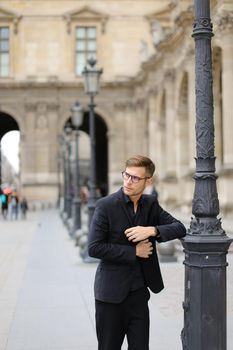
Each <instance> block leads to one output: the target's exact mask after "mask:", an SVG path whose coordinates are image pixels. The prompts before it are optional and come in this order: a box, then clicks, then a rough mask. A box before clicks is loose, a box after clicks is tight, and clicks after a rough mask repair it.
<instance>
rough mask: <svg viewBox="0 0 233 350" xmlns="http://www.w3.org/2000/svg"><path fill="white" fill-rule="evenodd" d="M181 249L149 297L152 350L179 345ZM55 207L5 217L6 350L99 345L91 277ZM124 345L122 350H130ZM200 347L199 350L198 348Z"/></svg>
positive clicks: (1, 324)
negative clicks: (15, 217)
mask: <svg viewBox="0 0 233 350" xmlns="http://www.w3.org/2000/svg"><path fill="white" fill-rule="evenodd" d="M182 261H183V253H181V252H180V253H179V259H178V262H175V263H174V262H173V263H162V264H161V268H162V273H163V277H164V282H165V290H164V291H163V292H161V293H160V294H157V295H153V294H151V299H150V313H151V336H150V344H151V346H150V349H151V350H181V349H182V346H181V342H180V331H181V329H182V326H183V310H182V301H183V293H184V291H183V286H184V266H183V264H182ZM228 261H229V267H228V275H227V278H228V304H227V309H228V349H229V350H230V349H233V300H232V299H233V298H232V297H231V296H232V294H233V254H232V253H230V254H229V255H228ZM95 269H96V264H93V263H92V264H84V263H83V262H82V260H81V259H80V257H79V253H78V248H77V247H75V246H74V242H73V240H71V239H70V238H69V236H68V234H67V230H66V228H65V227H64V226H63V224H62V222H61V220H60V217H59V214H58V212H57V211H56V210H48V211H41V212H30V213H29V215H28V219H27V220H26V221H22V220H19V221H17V222H16V221H7V222H4V221H3V220H2V219H0V350H97V342H96V337H95V325H94V298H93V279H94V274H95ZM126 349H127V346H126V344H124V346H123V349H122V350H126ZM197 350H198V349H197Z"/></svg>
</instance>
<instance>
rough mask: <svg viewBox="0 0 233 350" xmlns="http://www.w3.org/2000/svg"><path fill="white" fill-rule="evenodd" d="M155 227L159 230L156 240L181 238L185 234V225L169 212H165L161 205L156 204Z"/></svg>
mask: <svg viewBox="0 0 233 350" xmlns="http://www.w3.org/2000/svg"><path fill="white" fill-rule="evenodd" d="M157 220H158V222H157V225H156V228H157V229H158V231H159V237H158V239H157V241H158V242H167V241H170V240H172V239H177V238H182V237H184V236H185V234H186V228H185V226H184V225H183V224H182V223H181V222H180V221H179V220H177V219H175V218H174V217H173V216H172V215H171V214H169V213H168V212H166V211H165V210H164V209H163V208H161V206H160V205H159V206H158V217H157Z"/></svg>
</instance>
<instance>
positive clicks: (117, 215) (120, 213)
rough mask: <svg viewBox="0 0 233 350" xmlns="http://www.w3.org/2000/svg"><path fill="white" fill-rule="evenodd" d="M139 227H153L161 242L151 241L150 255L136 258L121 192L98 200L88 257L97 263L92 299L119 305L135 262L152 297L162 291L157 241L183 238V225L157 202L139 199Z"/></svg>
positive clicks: (90, 233) (128, 288) (126, 291)
mask: <svg viewBox="0 0 233 350" xmlns="http://www.w3.org/2000/svg"><path fill="white" fill-rule="evenodd" d="M139 220H140V221H139V223H138V225H140V226H156V227H157V229H158V231H159V233H160V238H157V239H155V238H154V237H151V238H150V241H151V242H152V244H153V247H154V249H153V254H152V255H151V256H150V257H149V258H145V259H143V258H137V257H136V247H135V245H136V244H135V243H132V242H130V241H128V239H127V237H126V236H125V234H124V231H125V230H126V229H127V228H129V227H132V226H133V224H132V222H131V220H130V217H129V215H128V212H127V208H126V203H125V200H124V197H123V192H122V189H120V190H119V191H118V192H116V193H113V194H111V195H109V196H107V197H104V198H101V199H100V200H98V202H97V204H96V208H95V212H94V215H93V219H92V223H91V227H90V232H89V242H88V252H89V255H90V256H92V257H95V258H98V259H100V263H99V265H98V267H97V271H96V276H95V286H94V290H95V298H96V299H97V300H100V301H104V302H109V303H120V302H121V301H123V300H124V298H125V297H126V296H127V294H128V292H129V290H130V286H131V279H132V270H133V268H134V264H135V261H136V259H139V261H140V263H141V265H142V271H143V274H144V278H145V282H146V285H147V286H148V287H149V288H150V290H151V291H152V292H154V293H158V292H160V291H161V290H162V289H163V287H164V286H163V280H162V276H161V272H160V267H159V262H158V257H157V252H156V241H158V242H166V241H169V240H172V239H175V238H181V237H183V236H184V235H185V233H186V229H185V227H184V225H183V224H182V223H181V222H180V221H178V220H176V219H175V218H174V217H172V216H171V215H170V214H169V213H167V212H166V211H165V210H163V209H162V208H161V207H160V205H159V203H158V201H157V199H156V198H155V197H154V196H151V195H142V208H141V216H140V219H139Z"/></svg>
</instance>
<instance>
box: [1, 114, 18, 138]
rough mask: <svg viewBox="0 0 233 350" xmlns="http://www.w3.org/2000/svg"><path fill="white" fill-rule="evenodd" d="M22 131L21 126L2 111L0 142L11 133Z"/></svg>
mask: <svg viewBox="0 0 233 350" xmlns="http://www.w3.org/2000/svg"><path fill="white" fill-rule="evenodd" d="M13 130H20V128H19V124H18V122H17V121H16V119H15V118H13V117H12V116H11V115H9V114H7V113H4V112H1V111H0V140H1V139H2V137H3V136H4V135H5V134H6V133H7V132H9V131H13Z"/></svg>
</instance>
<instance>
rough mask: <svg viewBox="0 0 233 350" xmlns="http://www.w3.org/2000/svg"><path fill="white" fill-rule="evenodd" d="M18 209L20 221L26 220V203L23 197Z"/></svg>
mask: <svg viewBox="0 0 233 350" xmlns="http://www.w3.org/2000/svg"><path fill="white" fill-rule="evenodd" d="M20 209H21V216H22V219H26V218H27V211H28V203H27V200H26V198H25V197H23V199H22V200H21V203H20Z"/></svg>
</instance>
